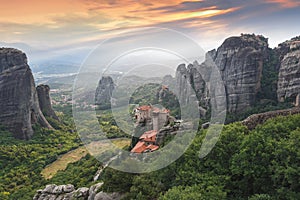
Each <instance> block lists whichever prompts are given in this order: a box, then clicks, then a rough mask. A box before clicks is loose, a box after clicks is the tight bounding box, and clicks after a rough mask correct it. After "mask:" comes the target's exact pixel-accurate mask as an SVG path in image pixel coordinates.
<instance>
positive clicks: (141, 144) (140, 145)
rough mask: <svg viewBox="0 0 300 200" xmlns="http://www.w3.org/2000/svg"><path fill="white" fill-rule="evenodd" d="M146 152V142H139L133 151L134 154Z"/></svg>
mask: <svg viewBox="0 0 300 200" xmlns="http://www.w3.org/2000/svg"><path fill="white" fill-rule="evenodd" d="M145 150H146V144H145V142H138V143H137V144H136V145H135V146H134V147H133V149H131V152H132V153H143V152H144V151H145Z"/></svg>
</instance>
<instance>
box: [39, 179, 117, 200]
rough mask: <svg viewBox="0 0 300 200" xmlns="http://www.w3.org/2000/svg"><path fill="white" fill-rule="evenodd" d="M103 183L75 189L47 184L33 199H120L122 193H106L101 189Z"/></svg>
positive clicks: (71, 186)
mask: <svg viewBox="0 0 300 200" xmlns="http://www.w3.org/2000/svg"><path fill="white" fill-rule="evenodd" d="M102 185H103V183H98V184H95V185H93V186H91V187H90V188H86V187H82V188H78V189H77V190H75V188H74V186H73V185H71V184H69V185H59V186H57V185H54V184H52V185H47V186H46V187H45V189H43V190H38V191H37V193H36V194H35V196H34V197H33V200H45V199H51V200H119V199H121V197H122V195H120V194H119V193H111V194H109V193H105V192H102V191H100V189H101V186H102Z"/></svg>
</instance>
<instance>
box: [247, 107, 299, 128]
mask: <svg viewBox="0 0 300 200" xmlns="http://www.w3.org/2000/svg"><path fill="white" fill-rule="evenodd" d="M299 113H300V108H291V109H286V110H276V111H270V112H265V113H260V114H254V115H251V116H249V117H248V118H247V119H245V120H244V121H242V124H243V125H245V126H247V127H248V129H249V130H252V129H254V128H255V127H256V126H257V125H259V124H263V123H265V122H266V121H267V120H268V119H272V118H275V117H278V116H288V115H295V114H299Z"/></svg>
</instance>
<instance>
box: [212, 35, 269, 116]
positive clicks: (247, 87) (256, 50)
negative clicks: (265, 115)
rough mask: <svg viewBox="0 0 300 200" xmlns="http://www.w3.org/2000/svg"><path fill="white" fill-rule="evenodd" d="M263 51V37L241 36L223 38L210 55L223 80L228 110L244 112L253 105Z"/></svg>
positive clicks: (264, 39) (265, 52) (266, 43)
mask: <svg viewBox="0 0 300 200" xmlns="http://www.w3.org/2000/svg"><path fill="white" fill-rule="evenodd" d="M267 53H268V40H267V39H266V38H264V37H263V36H256V35H242V36H240V37H231V38H228V39H226V40H225V41H224V43H223V44H222V45H221V46H220V47H219V48H218V50H217V51H216V54H215V56H214V57H212V59H213V61H214V62H215V64H216V65H217V67H218V68H219V70H220V72H221V76H222V79H223V81H224V85H225V90H226V95H227V110H228V112H230V113H236V112H240V111H244V110H245V109H247V108H250V107H251V106H253V105H254V103H255V101H256V95H257V93H258V92H259V91H260V89H261V78H262V69H263V64H264V62H265V58H266V56H267Z"/></svg>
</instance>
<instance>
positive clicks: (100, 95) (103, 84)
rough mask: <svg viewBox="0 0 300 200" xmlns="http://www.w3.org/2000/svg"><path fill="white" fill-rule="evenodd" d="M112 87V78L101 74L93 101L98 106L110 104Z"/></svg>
mask: <svg viewBox="0 0 300 200" xmlns="http://www.w3.org/2000/svg"><path fill="white" fill-rule="evenodd" d="M114 89H115V85H114V81H113V79H112V78H111V77H110V76H103V77H102V78H101V80H100V81H99V84H98V87H97V89H96V94H95V103H96V104H97V105H99V106H107V105H110V104H111V97H112V93H113V90H114Z"/></svg>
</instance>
